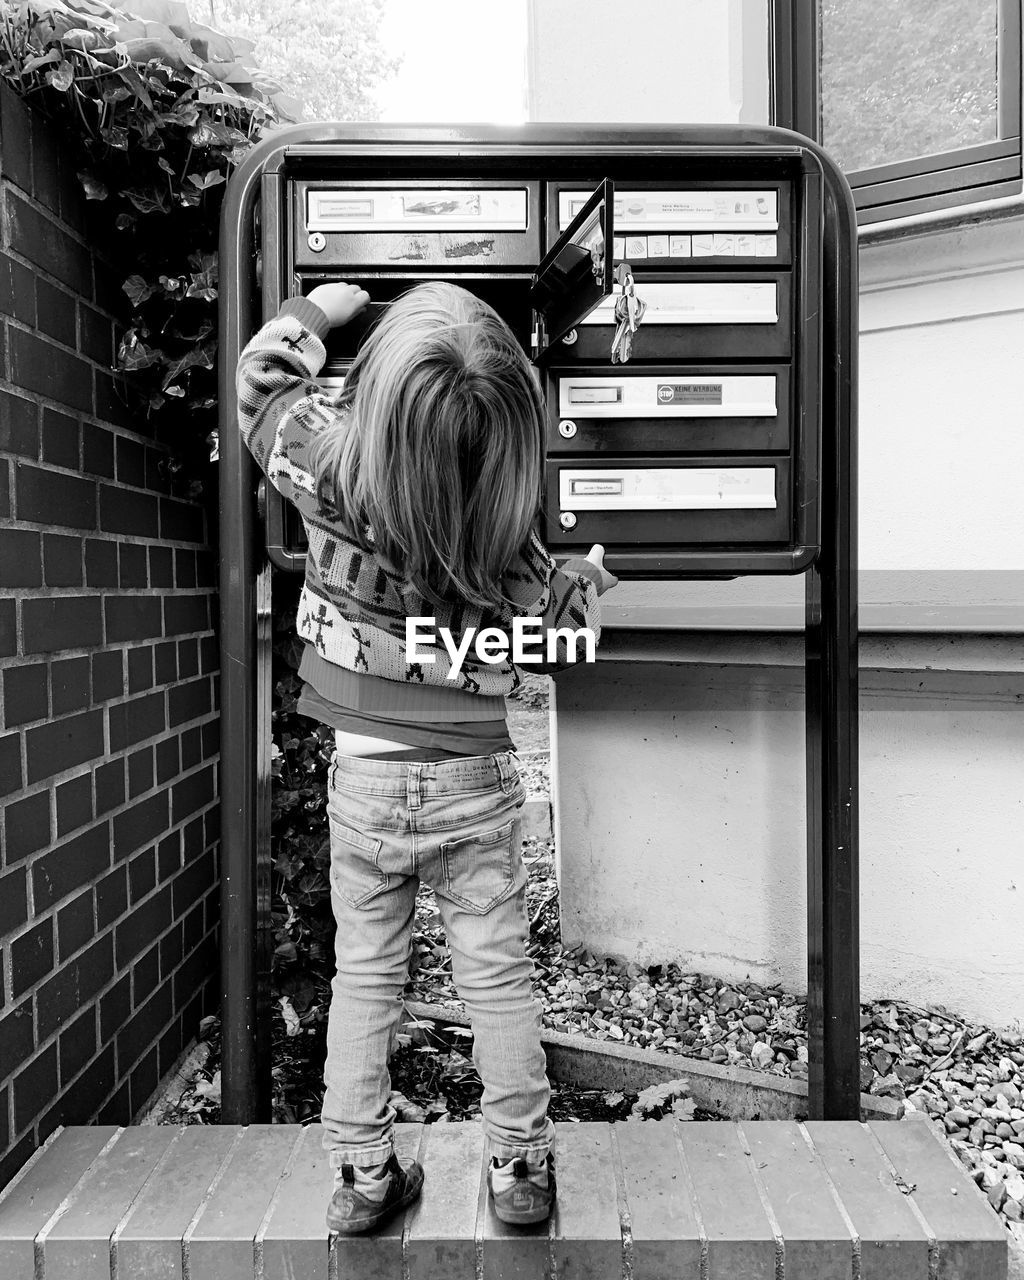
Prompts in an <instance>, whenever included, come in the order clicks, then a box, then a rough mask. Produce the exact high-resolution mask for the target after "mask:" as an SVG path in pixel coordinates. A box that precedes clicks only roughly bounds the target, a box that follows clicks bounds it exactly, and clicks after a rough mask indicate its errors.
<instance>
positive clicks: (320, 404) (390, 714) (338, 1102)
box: [238, 283, 616, 1234]
mask: <svg viewBox="0 0 1024 1280" xmlns="http://www.w3.org/2000/svg"><path fill="white" fill-rule="evenodd" d="M368 301H369V296H368V295H367V294H366V293H365V292H364V291H363V290H361V289H358V288H356V287H355V286H353V285H347V284H331V285H322V286H320V287H318V288H316V289H314V290H313V291H312V292H311V293H310V295H309V297H308V298H295V299H292V300H290V301H289V302H287V303H285V305H284V306H283V307H282V308H281V311H280V313H279V314H278V316H277V317H276V319H274V320H272V321H271V322H270V323H269V324H267V325H265V326H264V327H263V329H261V330H260V332H259V333H258V334H257V335H256V337H255V338H254V339H253V340H252V342H250V344H249V345H248V346H247V347H246V349H245V351H244V352H243V353H242V357H241V360H240V361H239V365H238V402H239V424H240V427H241V430H242V433H243V435H244V438H245V441H246V444H247V445H248V447H249V449H250V450H251V451H252V453H253V455H254V456H255V458H256V461H257V462H258V463H259V465H260V466H261V467H262V468H263V470H264V471H265V472H266V474H267V476H268V478H269V479H270V481H271V483H273V484H274V485H275V487H276V488H277V489H278V490H280V492H281V493H282V494H284V496H285V497H286V498H288V499H290V500H291V501H292V502H293V503H294V504H295V506H296V507H297V508H298V510H299V512H300V513H301V515H302V518H303V523H304V525H305V529H306V533H307V536H308V539H309V552H308V555H307V559H306V576H305V584H304V586H303V590H302V595H301V599H300V602H299V609H298V615H297V625H298V631H299V635H300V636H301V637H302V639H303V640H304V641H305V650H304V655H303V658H302V662H301V665H300V668H299V674H300V676H301V677H302V679H303V681H304V685H303V691H302V695H301V698H300V701H299V704H298V708H299V710H300V711H301V712H303V713H304V714H307V715H310V716H313V717H315V718H317V719H318V720H320V721H321V722H322V723H324V724H326V725H330V726H331V727H333V728H334V730H335V734H336V751H335V754H334V756H333V757H332V763H331V768H330V773H329V777H328V819H329V823H330V833H331V873H330V876H331V888H332V895H331V899H332V904H333V908H334V913H335V917H336V920H337V942H336V951H337V973H336V976H335V979H334V982H333V985H332V1000H331V1008H330V1017H329V1020H328V1027H327V1064H326V1069H325V1084H326V1094H325V1097H324V1105H323V1117H322V1119H323V1126H324V1142H325V1145H326V1146H327V1147H328V1149H329V1150H330V1153H331V1163H332V1166H333V1167H334V1169H335V1190H334V1195H333V1197H332V1199H331V1203H330V1206H329V1208H328V1211H327V1222H328V1226H329V1228H330V1229H331V1230H332V1231H338V1232H342V1233H347V1234H352V1233H356V1232H361V1231H369V1230H371V1229H372V1228H374V1227H375V1226H377V1225H378V1224H379V1223H381V1222H383V1221H384V1220H385V1219H386V1218H387V1217H389V1216H390V1215H391V1214H392V1213H393V1212H395V1210H397V1209H399V1208H401V1207H403V1206H405V1205H407V1204H409V1203H411V1202H412V1201H413V1200H414V1199H415V1198H416V1196H417V1195H418V1194H419V1191H420V1187H421V1184H422V1180H423V1171H422V1169H421V1167H420V1166H419V1164H418V1163H417V1162H415V1161H414V1162H412V1163H411V1164H410V1165H409V1166H408V1167H405V1168H403V1167H402V1166H401V1165H400V1164H399V1162H398V1160H397V1158H396V1156H395V1154H394V1123H395V1111H394V1109H393V1108H392V1107H391V1106H390V1104H389V1102H388V1098H389V1093H390V1077H389V1075H388V1069H387V1058H388V1051H389V1047H390V1045H391V1041H392V1035H393V1033H394V1031H395V1029H396V1026H397V1023H398V1019H399V1016H400V1014H401V1011H402V993H403V989H404V986H405V983H406V981H407V978H408V961H409V954H410V948H411V945H412V928H413V921H414V911H415V902H416V892H417V888H418V886H419V882H420V880H421V879H422V880H423V881H425V882H426V883H427V884H429V885H431V886H432V887H433V889H434V891H435V894H436V896H437V904H438V909H439V911H440V913H441V918H442V920H443V923H444V927H445V931H446V934H447V938H448V945H449V948H450V950H451V956H452V967H453V971H454V977H455V983H456V986H457V988H458V991H459V995H460V996H461V998H462V999H463V1001H464V1002H465V1005H466V1008H467V1010H468V1012H469V1014H470V1017H471V1020H472V1027H473V1035H474V1048H473V1058H474V1062H475V1063H476V1066H477V1070H478V1071H479V1073H480V1078H481V1080H482V1082H483V1097H482V1099H481V1110H482V1113H483V1127H484V1132H485V1135H486V1139H487V1144H488V1149H489V1152H490V1157H491V1158H490V1160H489V1164H488V1184H489V1187H490V1191H491V1195H492V1197H493V1200H494V1207H495V1211H496V1213H497V1214H498V1216H499V1217H500V1218H501V1219H502V1220H503V1221H505V1222H512V1223H528V1222H538V1221H541V1220H543V1219H544V1218H545V1217H547V1215H548V1214H549V1213H550V1211H551V1204H552V1200H553V1198H554V1194H555V1180H554V1160H553V1156H552V1154H551V1144H552V1137H553V1132H554V1131H553V1127H552V1125H551V1122H550V1120H549V1119H548V1118H547V1106H548V1101H549V1097H550V1089H549V1085H548V1081H547V1077H546V1075H545V1060H544V1052H543V1049H542V1047H541V1042H540V1009H539V1006H538V1004H537V1002H536V1001H535V1000H534V998H533V993H532V986H531V978H532V975H533V966H532V963H531V962H530V960H529V959H528V958H527V956H526V943H527V940H528V938H527V935H528V923H527V917H526V909H525V902H526V895H525V890H526V880H527V877H526V871H525V868H524V866H523V861H522V857H521V853H520V809H521V806H522V803H523V787H522V783H521V782H520V780H519V775H518V771H517V768H516V763H515V758H514V756H513V754H512V753H513V751H514V747H513V744H512V741H511V739H510V738H509V735H508V728H507V726H506V723H505V702H504V695H505V694H507V693H509V692H510V691H511V690H512V689H513V688H515V687H516V685H517V683H518V677H517V675H516V671H515V668H514V667H513V666H511V665H510V664H509V663H508V662H507V661H502V662H500V663H498V664H485V663H483V662H481V661H479V660H478V659H477V658H476V656H475V654H474V651H473V649H472V648H471V649H470V650H469V653H468V655H467V657H466V659H465V663H464V665H463V666H462V668H461V671H459V673H458V678H457V679H456V680H450V679H448V676H449V673H450V672H451V671H452V670H453V667H452V664H451V662H450V659H449V656H448V651H447V649H445V648H443V647H438V648H437V649H436V650H435V651H434V660H433V661H431V662H415V663H410V662H407V660H406V626H405V624H406V619H407V618H423V617H429V618H431V619H432V620H433V621H434V623H435V630H436V631H437V632H438V634H441V628H443V627H448V628H450V630H451V633H452V635H453V637H455V638H456V639H458V637H459V636H460V635H462V634H463V633H464V632H465V631H466V630H467V629H469V628H477V629H479V628H481V627H485V626H497V627H499V628H501V629H502V630H503V631H505V632H506V633H508V632H509V630H510V625H511V622H512V619H513V618H514V617H516V616H529V617H537V618H540V619H541V620H542V626H544V627H561V628H569V629H572V630H576V629H579V628H582V627H589V628H591V629H593V630H594V632H595V634H597V633H599V628H600V615H599V605H598V599H597V598H598V596H599V595H600V594H601V593H602V592H603V591H604V590H606V589H607V588H608V587H610V586H611V585H613V584H614V583H615V581H616V579H614V578H613V577H612V576H611V575H610V574H609V573H608V572H607V571H606V570H605V569H604V568H603V564H602V560H603V551H602V549H601V548H600V547H595V548H594V549H593V550H592V551H591V552H590V554H589V556H588V557H587V558H586V559H578V560H572V561H569V562H568V564H567V565H566V566H565V568H564V569H562V570H559V569H558V568H556V567H555V565H554V563H553V562H552V560H551V558H550V557H549V555H548V554H547V552H546V550H545V549H544V546H543V545H542V543H541V541H540V539H539V537H538V535H537V532H536V525H537V517H538V513H539V509H540V493H541V439H542V431H543V424H544V406H543V403H542V400H541V397H540V393H539V391H538V388H537V386H536V383H535V381H534V378H533V374H532V371H531V368H530V365H529V363H528V361H527V360H526V357H525V355H524V353H523V351H522V349H521V348H520V346H519V344H518V342H517V341H516V339H515V337H514V336H513V335H512V333H511V332H510V330H509V329H508V328H507V326H506V325H505V324H504V322H503V321H502V320H501V319H500V317H499V316H498V315H497V314H496V313H495V312H494V311H493V310H491V308H490V307H488V306H487V305H485V304H484V303H482V302H481V301H479V299H477V298H475V297H474V296H473V295H472V294H470V293H468V292H467V291H466V290H464V289H461V288H458V287H456V286H454V285H449V284H441V283H435V284H424V285H419V286H417V287H416V288H413V289H411V290H410V291H409V292H408V293H406V294H405V295H403V296H402V297H400V298H398V299H397V300H396V301H395V302H393V303H392V304H391V305H390V306H389V307H388V308H387V309H386V311H385V313H384V315H383V318H382V319H381V320H380V322H379V323H378V324H377V326H376V327H375V329H374V330H373V332H372V333H371V335H370V336H369V337H368V338H367V340H366V341H365V342H364V344H363V346H362V348H361V350H360V352H359V354H358V356H357V357H356V359H355V361H354V363H353V365H352V367H351V369H350V370H349V372H348V375H347V377H346V380H345V386H344V391H343V392H342V393H341V395H340V396H337V397H331V396H329V395H327V394H325V393H324V392H323V391H321V390H320V389H319V388H318V386H317V384H316V383H315V382H314V381H313V379H314V378H315V377H316V375H317V373H318V372H319V370H320V368H321V367H322V365H323V363H324V360H325V358H326V354H325V350H324V339H325V338H326V336H327V333H328V330H329V329H330V328H331V327H332V326H336V325H343V324H345V323H347V322H348V321H349V320H351V319H352V317H353V316H355V315H357V314H358V313H359V312H360V311H362V310H363V308H364V307H365V306H366V305H367V303H368ZM559 643H560V645H561V646H562V648H561V649H560V650H559V662H558V663H556V665H563V664H564V663H565V662H566V661H568V660H570V659H569V656H568V655H567V654H566V653H565V652H564V646H565V643H566V642H565V640H561V641H560V642H559Z"/></svg>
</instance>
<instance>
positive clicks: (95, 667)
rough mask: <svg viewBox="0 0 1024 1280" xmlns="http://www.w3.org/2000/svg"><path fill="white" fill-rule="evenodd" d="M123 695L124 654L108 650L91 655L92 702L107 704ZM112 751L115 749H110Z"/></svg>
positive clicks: (117, 650) (120, 651) (119, 650)
mask: <svg viewBox="0 0 1024 1280" xmlns="http://www.w3.org/2000/svg"><path fill="white" fill-rule="evenodd" d="M123 694H124V653H123V651H122V650H121V649H108V650H106V651H105V652H103V653H94V654H93V655H92V700H93V702H107V701H109V699H111V698H120V697H121V696H122V695H123ZM111 749H112V750H116V748H114V747H112V748H111Z"/></svg>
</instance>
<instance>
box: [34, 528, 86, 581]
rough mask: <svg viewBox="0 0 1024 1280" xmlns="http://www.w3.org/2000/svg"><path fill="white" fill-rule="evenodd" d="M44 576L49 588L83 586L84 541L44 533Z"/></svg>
mask: <svg viewBox="0 0 1024 1280" xmlns="http://www.w3.org/2000/svg"><path fill="white" fill-rule="evenodd" d="M43 576H44V577H45V579H46V585H47V586H48V587H80V586H82V585H83V581H84V578H83V573H82V539H81V538H74V537H64V536H62V535H61V534H56V533H44V534H43Z"/></svg>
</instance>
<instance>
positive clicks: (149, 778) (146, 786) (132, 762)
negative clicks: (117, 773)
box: [128, 747, 154, 800]
mask: <svg viewBox="0 0 1024 1280" xmlns="http://www.w3.org/2000/svg"><path fill="white" fill-rule="evenodd" d="M153 779H154V772H153V748H152V747H143V748H142V750H141V751H136V752H135V753H134V754H133V755H130V756H129V757H128V796H129V798H130V799H133V800H134V798H135V797H136V796H140V795H142V794H143V792H145V791H151V790H152V788H153Z"/></svg>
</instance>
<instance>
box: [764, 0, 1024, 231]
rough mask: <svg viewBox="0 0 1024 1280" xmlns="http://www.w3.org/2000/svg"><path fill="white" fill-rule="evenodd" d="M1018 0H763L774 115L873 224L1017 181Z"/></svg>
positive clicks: (992, 193) (1008, 187) (1005, 188)
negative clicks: (831, 165) (811, 147)
mask: <svg viewBox="0 0 1024 1280" xmlns="http://www.w3.org/2000/svg"><path fill="white" fill-rule="evenodd" d="M1020 42H1021V0H817V2H816V3H813V4H812V3H810V2H809V0H775V5H774V22H773V37H772V53H773V59H772V60H773V70H774V76H773V90H774V97H773V101H774V107H775V121H776V123H777V124H780V125H785V126H788V127H790V128H795V129H797V130H798V131H799V132H801V133H806V134H808V135H810V136H814V137H817V138H819V139H820V140H821V142H822V144H823V145H824V146H825V147H826V149H827V150H828V151H829V152H830V153H831V154H832V155H833V156H834V157H835V159H836V160H837V161H838V162H839V164H840V165H841V166H842V168H843V170H844V171H845V173H846V176H847V178H848V179H849V181H850V185H851V187H852V188H853V193H854V200H855V202H856V205H857V216H858V221H859V222H861V223H862V224H863V223H869V222H879V221H882V220H883V219H889V218H902V217H907V216H908V215H910V214H914V213H921V212H925V211H927V210H932V209H944V208H950V207H953V206H956V205H963V204H970V203H973V202H975V201H978V200H986V199H991V198H993V197H996V196H1005V195H1012V194H1016V193H1018V192H1019V191H1020V189H1021V43H1020Z"/></svg>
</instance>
